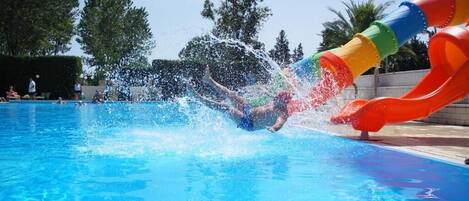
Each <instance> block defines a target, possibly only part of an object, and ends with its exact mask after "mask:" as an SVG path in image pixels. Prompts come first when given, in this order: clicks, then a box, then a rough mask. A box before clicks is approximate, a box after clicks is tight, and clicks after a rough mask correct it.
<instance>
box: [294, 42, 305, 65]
mask: <svg viewBox="0 0 469 201" xmlns="http://www.w3.org/2000/svg"><path fill="white" fill-rule="evenodd" d="M303 56H304V53H303V45H302V44H301V43H300V44H298V47H296V48H295V49H294V50H293V55H292V62H298V61H300V60H301V59H303Z"/></svg>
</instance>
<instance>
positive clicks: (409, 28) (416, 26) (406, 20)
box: [379, 2, 428, 47]
mask: <svg viewBox="0 0 469 201" xmlns="http://www.w3.org/2000/svg"><path fill="white" fill-rule="evenodd" d="M379 21H380V22H382V23H384V24H386V25H387V26H389V27H390V28H391V29H392V30H393V31H394V33H395V34H396V37H397V40H398V42H399V47H400V46H402V45H403V44H404V43H406V42H407V41H408V40H410V39H411V38H412V37H413V36H415V35H417V34H418V33H421V32H422V31H424V30H425V29H427V27H428V23H427V18H426V17H425V14H424V13H423V11H422V10H421V9H420V8H419V7H418V6H417V5H415V4H413V3H410V2H403V3H402V4H401V5H400V6H399V8H398V9H397V10H395V11H394V12H391V14H389V15H388V16H386V17H385V18H384V19H382V20H379Z"/></svg>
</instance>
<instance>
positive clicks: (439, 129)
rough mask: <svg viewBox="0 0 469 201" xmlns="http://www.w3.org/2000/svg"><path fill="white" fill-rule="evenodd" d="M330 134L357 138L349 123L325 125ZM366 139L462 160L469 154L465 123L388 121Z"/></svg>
mask: <svg viewBox="0 0 469 201" xmlns="http://www.w3.org/2000/svg"><path fill="white" fill-rule="evenodd" d="M327 131H328V132H329V133H333V134H334V135H338V136H342V137H347V138H351V139H357V140H358V139H359V136H360V132H359V131H355V130H353V129H352V128H351V126H343V125H342V126H336V125H328V126H327ZM368 142H369V143H372V144H377V145H384V146H386V147H390V148H393V149H398V150H403V151H406V152H411V153H414V154H418V155H424V156H428V157H433V158H437V159H441V160H444V161H449V162H453V163H456V164H464V161H465V160H466V159H467V158H469V127H464V126H450V125H437V124H429V123H422V122H408V123H404V124H396V125H388V126H386V127H384V128H383V129H382V130H381V131H380V132H379V133H370V141H368Z"/></svg>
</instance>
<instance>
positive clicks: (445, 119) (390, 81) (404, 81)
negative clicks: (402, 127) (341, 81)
mask: <svg viewBox="0 0 469 201" xmlns="http://www.w3.org/2000/svg"><path fill="white" fill-rule="evenodd" d="M428 72H429V70H417V71H405V72H396V73H387V74H380V75H378V76H377V85H378V86H377V88H376V93H377V94H376V95H375V87H374V83H375V82H374V75H364V76H360V77H359V78H357V79H356V80H355V84H356V85H357V86H358V98H364V99H373V98H375V97H400V96H402V95H404V94H405V93H407V92H408V91H410V90H411V89H412V88H414V87H415V85H416V84H417V83H418V82H419V81H420V80H421V79H422V78H423V77H424V76H425V75H426V74H427V73H428ZM342 96H343V97H344V99H346V100H352V99H354V89H353V87H349V88H347V89H345V90H344V92H343V93H342ZM423 121H425V122H431V123H440V124H453V125H467V126H469V96H467V97H466V98H465V99H464V100H462V101H460V102H457V103H455V104H451V105H448V106H447V107H446V108H444V109H442V110H440V111H438V112H436V113H434V114H432V115H431V116H430V117H429V118H427V119H425V120H423Z"/></svg>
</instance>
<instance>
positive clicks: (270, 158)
mask: <svg viewBox="0 0 469 201" xmlns="http://www.w3.org/2000/svg"><path fill="white" fill-rule="evenodd" d="M0 200H242V201H246V200H269V201H270V200H282V201H283V200H321V201H328V200H353V201H355V200H356V201H363V200H383V201H384V200H386V201H391V200H451V201H454V200H469V169H468V168H465V167H462V166H456V165H451V164H447V163H442V162H439V161H435V160H430V159H426V158H419V157H416V156H412V155H409V154H405V153H400V152H395V151H391V150H387V149H382V148H379V147H376V146H371V145H367V144H364V143H361V142H356V141H352V140H347V139H342V138H338V137H333V136H330V135H327V134H324V133H318V132H314V131H310V130H305V129H301V128H296V127H292V126H287V127H286V128H285V129H283V130H282V131H281V132H280V133H278V134H269V133H268V132H266V131H259V132H254V133H248V132H245V131H242V130H239V129H237V128H236V125H234V124H233V123H232V122H230V121H229V120H227V118H226V117H225V116H223V115H222V114H219V113H216V112H213V111H210V110H207V109H205V108H202V107H196V106H194V105H188V104H185V103H184V102H182V103H180V104H173V103H165V104H164V103H160V104H156V103H154V104H107V105H85V106H82V107H78V106H75V105H72V104H68V105H53V104H3V105H0Z"/></svg>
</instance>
